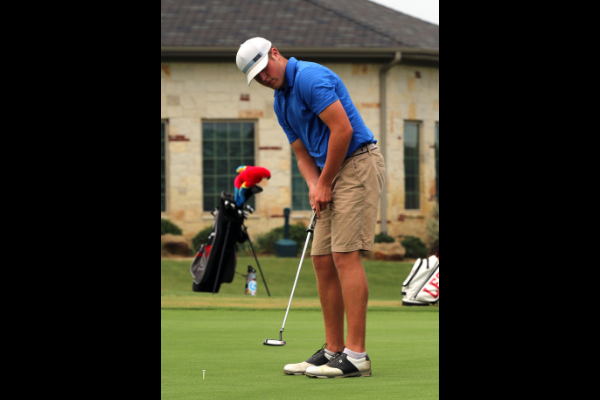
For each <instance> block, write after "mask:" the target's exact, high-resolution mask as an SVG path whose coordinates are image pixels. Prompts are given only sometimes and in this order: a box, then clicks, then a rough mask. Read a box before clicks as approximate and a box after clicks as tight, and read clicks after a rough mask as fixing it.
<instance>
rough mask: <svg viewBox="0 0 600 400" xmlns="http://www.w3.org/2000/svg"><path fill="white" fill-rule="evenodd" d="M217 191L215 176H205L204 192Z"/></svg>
mask: <svg viewBox="0 0 600 400" xmlns="http://www.w3.org/2000/svg"><path fill="white" fill-rule="evenodd" d="M214 192H215V178H212V177H208V176H205V177H204V193H214Z"/></svg>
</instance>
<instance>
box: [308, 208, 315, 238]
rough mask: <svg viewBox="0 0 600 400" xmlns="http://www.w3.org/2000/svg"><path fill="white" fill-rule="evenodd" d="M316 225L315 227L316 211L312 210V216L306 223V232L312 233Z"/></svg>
mask: <svg viewBox="0 0 600 400" xmlns="http://www.w3.org/2000/svg"><path fill="white" fill-rule="evenodd" d="M316 225H317V211H316V210H313V215H312V217H311V218H310V222H309V223H308V229H307V230H306V232H311V233H314V231H315V226H316Z"/></svg>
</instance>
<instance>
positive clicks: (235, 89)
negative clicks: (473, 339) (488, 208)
mask: <svg viewBox="0 0 600 400" xmlns="http://www.w3.org/2000/svg"><path fill="white" fill-rule="evenodd" d="M255 36H261V37H265V38H267V39H269V40H270V41H271V42H272V43H273V45H274V46H275V47H277V48H278V49H279V50H280V52H281V53H282V54H283V55H284V56H285V57H286V58H289V57H295V58H297V59H299V60H303V61H314V62H318V63H320V64H322V65H324V66H326V67H328V68H330V69H331V70H333V71H334V72H335V73H336V74H338V75H339V76H340V78H341V79H342V80H343V82H344V83H345V85H346V87H347V89H348V91H349V93H350V95H351V97H352V100H353V102H354V104H355V105H356V107H357V109H358V110H359V112H360V113H361V115H362V117H363V119H364V121H365V123H366V125H367V126H368V127H369V128H370V129H371V131H372V132H373V134H374V135H375V138H376V139H377V140H378V141H379V147H380V149H381V151H382V154H383V155H384V157H385V160H386V165H387V185H386V192H385V196H384V201H382V205H381V207H380V218H379V219H380V224H381V228H380V229H379V230H378V232H380V231H384V232H387V233H388V234H389V235H391V236H394V237H398V236H399V235H414V236H419V237H421V238H422V239H424V240H426V241H427V240H428V238H427V235H426V221H427V219H428V218H429V217H430V215H431V212H432V210H433V207H434V204H435V202H436V200H437V198H438V197H439V121H440V116H439V115H440V113H439V26H437V25H433V24H430V23H427V22H424V21H421V20H418V19H416V18H413V17H410V16H407V15H405V14H402V13H399V12H396V11H393V10H390V9H388V8H385V7H383V6H380V5H378V4H375V3H372V2H369V1H367V0H348V1H343V2H340V1H334V0H262V1H246V2H237V1H234V0H221V1H217V0H214V1H183V0H171V1H166V0H163V1H162V2H161V77H160V80H161V86H160V92H161V218H166V219H170V220H171V221H172V222H174V223H175V224H177V225H179V226H180V227H181V228H182V229H183V230H184V234H185V236H187V237H193V236H194V235H195V234H196V233H198V232H199V231H200V230H201V229H203V228H205V227H206V226H209V225H210V226H212V223H213V217H212V215H211V213H210V211H211V210H212V209H213V208H214V206H215V202H216V198H217V196H218V194H220V192H221V191H228V192H232V191H233V187H234V186H233V178H234V177H235V175H236V173H235V169H236V168H237V167H238V166H239V165H258V166H262V167H265V168H268V169H269V170H271V172H272V178H271V179H270V180H269V181H263V184H261V186H262V187H263V189H264V192H263V193H261V194H259V195H257V196H256V197H255V199H254V200H253V201H254V206H255V208H256V212H255V213H254V214H253V215H252V216H251V217H250V218H249V220H248V223H247V226H248V227H249V232H250V233H251V234H252V235H257V234H259V233H264V232H267V231H269V230H271V229H273V228H276V227H279V226H281V225H282V224H283V209H284V208H285V207H291V208H292V215H291V218H292V223H294V222H295V221H296V220H299V221H304V222H308V217H309V216H310V214H311V212H310V210H309V207H308V201H307V193H308V191H307V188H306V184H304V182H303V180H302V178H301V176H300V175H299V172H298V170H297V167H296V166H295V156H294V154H293V151H292V149H291V146H290V144H289V143H288V141H287V137H286V135H285V134H284V133H283V131H282V129H281V128H280V126H279V124H278V122H277V117H276V115H275V113H274V111H273V92H272V91H271V90H269V89H267V88H264V87H262V86H260V85H258V84H256V83H253V84H252V85H250V86H249V87H248V86H247V85H246V83H245V76H244V74H242V73H241V72H240V71H239V70H238V68H237V66H236V64H235V55H236V53H237V49H238V48H239V45H240V44H241V43H243V42H244V41H245V40H247V39H249V38H251V37H255Z"/></svg>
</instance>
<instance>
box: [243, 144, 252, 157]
mask: <svg viewBox="0 0 600 400" xmlns="http://www.w3.org/2000/svg"><path fill="white" fill-rule="evenodd" d="M242 155H243V156H244V157H254V142H244V146H243V147H242Z"/></svg>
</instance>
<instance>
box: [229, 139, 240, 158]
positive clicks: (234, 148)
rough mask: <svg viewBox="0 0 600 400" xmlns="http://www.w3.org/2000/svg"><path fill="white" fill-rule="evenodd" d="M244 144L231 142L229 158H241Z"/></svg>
mask: <svg viewBox="0 0 600 400" xmlns="http://www.w3.org/2000/svg"><path fill="white" fill-rule="evenodd" d="M241 156H242V144H241V143H240V142H229V157H238V158H239V157H241Z"/></svg>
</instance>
